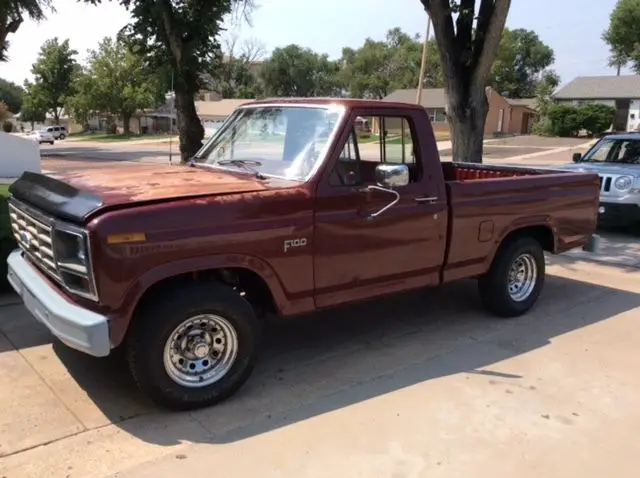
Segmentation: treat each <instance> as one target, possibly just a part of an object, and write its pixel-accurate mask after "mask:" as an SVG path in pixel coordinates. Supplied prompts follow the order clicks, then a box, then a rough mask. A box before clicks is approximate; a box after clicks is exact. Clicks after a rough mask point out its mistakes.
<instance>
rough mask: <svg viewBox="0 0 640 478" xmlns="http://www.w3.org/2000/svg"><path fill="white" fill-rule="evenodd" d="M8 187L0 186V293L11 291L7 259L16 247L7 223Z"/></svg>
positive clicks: (5, 185)
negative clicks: (8, 280)
mask: <svg viewBox="0 0 640 478" xmlns="http://www.w3.org/2000/svg"><path fill="white" fill-rule="evenodd" d="M8 197H9V185H8V184H0V292H7V291H9V290H11V286H10V285H9V283H8V282H7V257H9V253H10V252H11V251H13V250H14V249H15V248H16V247H18V245H17V244H16V241H15V239H14V237H13V233H12V232H11V224H10V222H9V202H8V201H7V199H8Z"/></svg>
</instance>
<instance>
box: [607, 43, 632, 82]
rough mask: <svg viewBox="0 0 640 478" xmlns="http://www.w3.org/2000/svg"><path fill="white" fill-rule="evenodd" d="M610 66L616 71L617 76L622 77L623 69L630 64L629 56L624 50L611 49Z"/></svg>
mask: <svg viewBox="0 0 640 478" xmlns="http://www.w3.org/2000/svg"><path fill="white" fill-rule="evenodd" d="M608 64H609V66H610V67H611V68H615V69H616V75H617V76H620V72H621V70H622V68H624V67H625V66H627V65H628V64H629V56H628V55H627V54H626V53H625V52H624V51H622V50H617V49H613V48H612V49H611V55H610V56H609V63H608Z"/></svg>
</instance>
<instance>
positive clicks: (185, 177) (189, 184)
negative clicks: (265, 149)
mask: <svg viewBox="0 0 640 478" xmlns="http://www.w3.org/2000/svg"><path fill="white" fill-rule="evenodd" d="M51 176H52V177H54V178H56V179H58V180H60V181H64V182H66V183H68V184H70V185H72V186H74V187H76V188H78V189H81V190H84V191H89V192H92V193H94V194H97V195H99V196H101V197H102V198H103V199H104V204H105V206H110V205H117V204H124V203H128V202H136V201H153V200H158V199H173V198H179V197H190V196H199V195H217V194H229V193H246V192H257V191H264V190H266V189H269V187H268V184H267V183H268V181H259V180H257V179H255V178H253V177H251V176H248V175H247V176H239V175H235V174H232V173H227V172H223V171H216V170H204V169H201V168H191V167H188V166H169V165H157V164H136V165H127V166H121V165H118V164H113V163H111V164H109V165H108V166H101V167H96V168H90V169H87V170H82V171H74V172H66V173H59V174H52V175H51Z"/></svg>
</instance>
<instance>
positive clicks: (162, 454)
mask: <svg viewBox="0 0 640 478" xmlns="http://www.w3.org/2000/svg"><path fill="white" fill-rule="evenodd" d="M623 239H624V237H623V236H618V235H611V234H609V235H608V239H607V240H606V241H605V243H604V246H605V251H604V254H603V255H602V256H601V257H600V258H599V260H600V261H601V263H598V262H593V261H591V260H590V258H589V256H586V255H585V254H584V253H581V252H576V253H572V254H570V255H568V256H567V257H566V258H553V259H552V260H551V261H550V266H549V269H548V272H549V274H550V275H549V277H548V281H547V284H546V288H545V291H544V294H543V296H542V297H541V300H540V302H539V304H538V306H537V307H536V308H535V309H534V310H533V311H532V312H531V313H530V314H528V315H527V316H525V317H522V318H519V319H516V320H512V321H502V320H497V319H495V318H492V317H489V316H487V314H485V313H484V312H483V311H482V310H481V309H480V306H479V303H478V298H477V295H476V291H475V283H474V281H463V282H459V283H455V284H451V285H447V286H444V287H442V288H440V289H435V290H429V291H426V292H424V291H423V292H418V293H411V294H406V295H403V296H400V297H396V298H393V299H388V300H383V301H377V302H375V303H369V304H363V305H358V306H356V307H350V308H347V309H339V310H334V311H329V312H325V313H322V314H316V315H314V316H308V317H302V318H300V319H297V320H295V321H292V322H288V323H284V322H280V321H272V322H270V323H269V326H268V328H267V338H266V347H265V350H264V353H263V358H262V361H261V363H260V365H259V367H258V368H257V370H256V372H255V374H254V376H253V377H252V379H251V380H250V382H249V383H248V384H247V386H246V387H245V388H244V389H243V390H242V391H241V392H240V393H239V394H238V395H237V396H236V397H234V398H232V399H231V400H229V401H227V402H225V403H224V404H222V405H220V406H218V407H213V408H209V409H205V410H201V411H197V412H193V413H167V412H164V411H161V410H158V409H156V408H155V407H153V406H152V405H150V404H149V403H148V402H147V401H146V400H145V399H144V398H143V397H141V396H140V394H139V393H138V392H137V390H136V389H135V388H134V387H133V386H132V384H131V381H130V379H129V376H128V373H127V371H126V368H125V367H124V366H123V364H122V363H120V362H119V361H118V360H117V359H108V360H98V359H92V358H89V357H87V356H84V355H82V354H79V353H75V352H73V351H71V350H69V349H67V348H65V347H64V346H62V345H60V344H59V343H57V342H54V343H52V341H51V338H50V337H49V335H48V334H47V333H46V331H45V330H44V329H43V328H42V327H41V326H39V325H38V324H36V323H35V322H34V321H33V320H32V319H31V318H29V317H28V316H27V313H26V312H25V311H24V309H23V308H22V307H21V306H19V305H5V306H4V307H2V308H0V476H3V477H7V478H17V477H41V476H47V477H49V478H56V477H82V478H88V477H104V476H116V474H117V476H119V477H138V478H139V477H149V478H158V477H167V478H169V477H171V478H173V477H175V476H186V475H187V474H196V475H195V476H200V475H202V476H209V475H211V474H212V473H214V472H215V475H217V476H230V477H231V476H232V477H256V476H261V477H296V478H305V477H314V478H315V477H320V476H338V477H342V476H345V477H346V476H348V477H352V476H353V477H356V476H362V477H367V478H369V477H389V478H391V477H394V478H396V477H409V478H411V477H427V476H428V477H433V476H437V477H452V478H453V477H455V478H458V477H461V476H478V477H480V476H491V477H492V478H496V477H505V478H506V477H508V478H513V477H514V476H518V477H519V478H526V477H534V476H535V477H536V478H537V477H540V476H548V477H554V476H563V477H564V476H567V477H570V476H581V477H594V478H601V477H602V476H607V475H610V474H611V472H612V470H615V472H614V474H615V476H616V478H626V477H630V478H631V477H634V478H635V477H636V476H637V468H638V466H640V441H639V440H638V439H637V436H638V435H637V433H638V432H637V430H638V428H639V427H640V375H638V373H637V358H638V350H639V349H640V247H639V245H638V242H637V241H634V240H631V239H629V240H623ZM625 241H626V242H625ZM607 254H610V256H611V257H613V256H620V255H622V256H623V257H625V258H626V259H628V261H627V262H626V266H632V267H620V266H616V265H615V264H613V265H612V262H611V261H610V260H609V258H608V257H609V256H607Z"/></svg>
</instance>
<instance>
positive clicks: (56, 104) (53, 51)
mask: <svg viewBox="0 0 640 478" xmlns="http://www.w3.org/2000/svg"><path fill="white" fill-rule="evenodd" d="M77 54H78V52H77V51H75V50H73V49H71V47H70V46H69V40H64V41H63V42H62V43H60V41H59V40H58V38H57V37H56V38H52V39H51V40H47V41H46V42H44V44H43V45H42V47H40V53H39V54H38V59H37V60H36V62H35V63H34V64H33V67H32V68H31V73H33V76H34V79H35V85H36V87H37V90H38V96H39V98H40V100H41V101H42V104H44V105H45V107H46V111H47V112H51V114H52V115H53V119H54V121H55V123H56V124H59V123H60V112H61V110H62V107H63V106H64V104H65V102H66V100H67V98H68V97H69V96H71V94H72V93H73V90H72V80H73V75H74V72H75V71H76V68H77V63H76V60H75V59H74V57H75V55H77Z"/></svg>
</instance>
